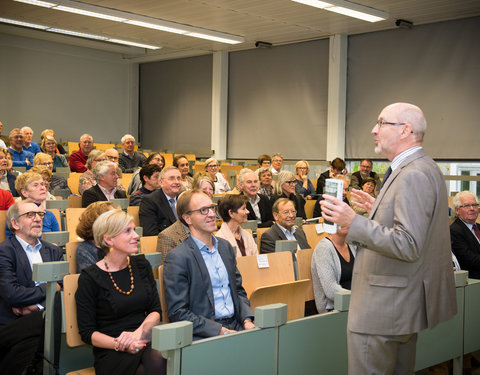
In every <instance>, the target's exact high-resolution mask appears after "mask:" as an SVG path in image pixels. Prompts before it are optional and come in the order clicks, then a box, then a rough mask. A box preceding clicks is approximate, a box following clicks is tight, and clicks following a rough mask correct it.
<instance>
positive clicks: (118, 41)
mask: <svg viewBox="0 0 480 375" xmlns="http://www.w3.org/2000/svg"><path fill="white" fill-rule="evenodd" d="M107 42H112V43H118V44H126V45H128V46H134V47H140V48H148V49H159V48H161V47H157V46H152V45H150V44H144V43H136V42H129V41H128V40H122V39H107Z"/></svg>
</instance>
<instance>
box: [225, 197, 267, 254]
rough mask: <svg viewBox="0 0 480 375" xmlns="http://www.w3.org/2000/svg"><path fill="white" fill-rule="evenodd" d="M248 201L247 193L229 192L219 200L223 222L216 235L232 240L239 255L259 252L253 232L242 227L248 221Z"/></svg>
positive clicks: (231, 243)
mask: <svg viewBox="0 0 480 375" xmlns="http://www.w3.org/2000/svg"><path fill="white" fill-rule="evenodd" d="M247 202H248V198H247V197H246V196H245V195H234V194H228V195H226V196H225V197H223V198H222V199H220V201H219V202H218V213H219V214H220V217H221V218H222V219H223V223H222V226H221V227H220V230H219V231H218V232H217V234H216V236H217V237H219V238H223V239H225V240H227V241H228V242H230V245H232V247H233V248H236V251H237V257H241V256H246V255H257V254H258V249H257V243H256V242H255V240H254V239H253V236H252V234H251V233H249V232H247V231H246V230H245V229H243V228H242V227H241V225H242V224H243V223H246V222H247V216H248V210H247Z"/></svg>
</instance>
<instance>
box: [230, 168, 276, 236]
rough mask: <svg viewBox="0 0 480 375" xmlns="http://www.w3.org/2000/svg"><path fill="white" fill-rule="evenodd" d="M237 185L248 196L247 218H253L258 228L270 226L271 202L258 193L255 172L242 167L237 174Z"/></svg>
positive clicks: (271, 218) (271, 219)
mask: <svg viewBox="0 0 480 375" xmlns="http://www.w3.org/2000/svg"><path fill="white" fill-rule="evenodd" d="M238 185H239V188H240V191H241V192H242V194H243V195H245V196H246V197H247V198H248V200H247V205H246V207H247V210H248V220H255V221H256V222H257V223H258V227H259V228H266V227H270V226H272V224H273V215H272V204H271V202H270V199H268V197H267V196H265V195H261V194H258V188H259V183H258V177H257V174H256V173H255V172H254V171H252V170H251V169H249V168H244V169H242V170H241V171H240V173H239V174H238Z"/></svg>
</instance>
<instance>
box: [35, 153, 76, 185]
mask: <svg viewBox="0 0 480 375" xmlns="http://www.w3.org/2000/svg"><path fill="white" fill-rule="evenodd" d="M38 166H40V167H46V168H48V170H49V171H52V169H53V161H52V158H51V156H50V155H48V154H44V153H43V152H39V153H38V154H37V155H35V157H34V158H33V167H34V168H35V167H38ZM55 189H68V191H70V188H69V187H68V183H67V180H66V179H65V177H63V176H59V175H56V174H52V175H51V177H50V181H49V187H48V191H49V192H51V193H53V191H54V190H55ZM70 194H71V192H70Z"/></svg>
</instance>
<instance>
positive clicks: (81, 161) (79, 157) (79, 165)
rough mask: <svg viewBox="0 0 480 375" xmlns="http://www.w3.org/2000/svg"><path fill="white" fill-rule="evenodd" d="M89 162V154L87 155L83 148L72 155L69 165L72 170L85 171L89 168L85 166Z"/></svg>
mask: <svg viewBox="0 0 480 375" xmlns="http://www.w3.org/2000/svg"><path fill="white" fill-rule="evenodd" d="M85 164H87V155H85V154H84V153H83V152H82V151H81V150H78V151H75V152H74V153H73V154H72V155H70V161H69V162H68V165H69V166H70V170H71V171H72V172H77V173H83V172H85V171H86V170H87V167H86V166H85Z"/></svg>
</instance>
